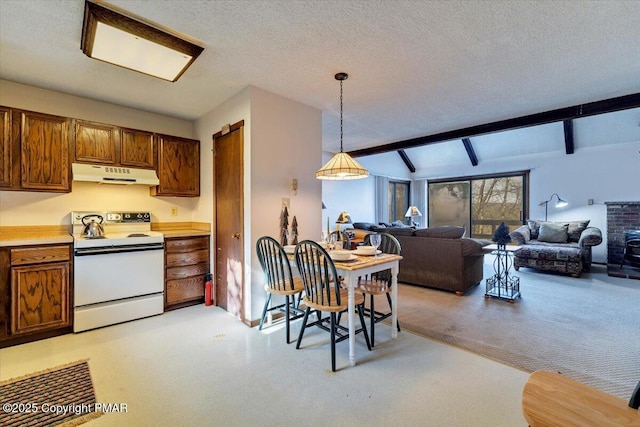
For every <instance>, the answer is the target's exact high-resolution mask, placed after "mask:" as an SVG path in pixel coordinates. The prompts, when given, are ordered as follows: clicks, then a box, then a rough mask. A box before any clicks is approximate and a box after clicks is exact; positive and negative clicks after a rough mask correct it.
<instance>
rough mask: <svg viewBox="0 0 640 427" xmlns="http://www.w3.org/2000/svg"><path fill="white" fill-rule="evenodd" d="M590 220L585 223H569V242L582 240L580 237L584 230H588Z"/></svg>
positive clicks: (584, 221)
mask: <svg viewBox="0 0 640 427" xmlns="http://www.w3.org/2000/svg"><path fill="white" fill-rule="evenodd" d="M589 222H590V220H588V219H586V220H583V221H569V230H568V233H569V239H568V241H569V242H577V241H579V240H580V235H581V234H582V232H583V231H584V230H586V229H587V226H588V225H589Z"/></svg>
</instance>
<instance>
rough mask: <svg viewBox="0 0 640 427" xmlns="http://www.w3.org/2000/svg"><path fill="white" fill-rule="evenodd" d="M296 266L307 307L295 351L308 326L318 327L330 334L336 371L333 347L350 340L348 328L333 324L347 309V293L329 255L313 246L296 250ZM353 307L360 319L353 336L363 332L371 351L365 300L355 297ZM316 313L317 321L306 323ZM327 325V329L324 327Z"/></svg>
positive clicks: (308, 243)
mask: <svg viewBox="0 0 640 427" xmlns="http://www.w3.org/2000/svg"><path fill="white" fill-rule="evenodd" d="M295 259H296V265H297V266H298V271H299V273H300V277H301V278H302V282H303V283H304V292H305V293H304V297H303V299H302V301H303V302H304V304H305V305H306V310H305V312H304V319H303V321H302V328H301V329H300V335H299V336H298V342H297V344H296V349H299V348H300V343H301V342H302V337H303V335H304V331H305V330H306V328H307V327H309V326H317V327H319V328H320V329H323V330H325V331H328V332H329V333H330V334H331V370H332V371H334V372H335V370H336V343H337V342H340V341H344V340H346V339H347V338H349V333H348V328H346V327H344V326H341V325H340V323H339V321H336V320H337V318H336V316H337V314H339V313H343V312H345V311H347V309H348V290H347V289H343V288H341V287H340V286H335V284H336V283H339V280H338V274H337V272H336V266H335V264H334V263H333V260H332V259H331V257H329V254H328V253H327V252H326V251H325V250H324V249H323V248H322V247H321V246H320V245H318V244H317V243H316V242H313V241H311V240H304V241H302V242H300V243H299V244H298V245H297V246H296V250H295ZM355 305H356V309H357V310H358V315H359V316H360V325H361V326H362V327H361V329H358V330H356V334H357V333H359V332H362V333H363V334H364V339H365V341H366V343H367V348H368V349H369V350H371V344H370V342H369V335H368V333H367V328H366V326H365V321H364V315H363V311H364V296H362V294H360V293H356V295H355ZM312 311H313V312H316V314H317V320H315V321H313V322H311V323H307V321H308V320H309V314H311V312H312ZM322 312H328V313H329V316H327V317H325V318H323V317H322ZM327 323H328V325H327Z"/></svg>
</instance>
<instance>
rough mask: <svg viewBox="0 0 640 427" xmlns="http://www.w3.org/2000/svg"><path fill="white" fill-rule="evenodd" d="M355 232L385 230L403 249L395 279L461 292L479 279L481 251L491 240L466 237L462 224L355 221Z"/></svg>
mask: <svg viewBox="0 0 640 427" xmlns="http://www.w3.org/2000/svg"><path fill="white" fill-rule="evenodd" d="M353 225H354V228H355V230H354V231H355V232H356V234H363V233H365V234H366V233H370V232H387V233H390V234H392V235H394V236H395V237H396V238H397V239H398V241H399V242H400V245H401V246H402V250H401V252H400V254H401V255H402V257H403V259H402V260H401V261H400V271H399V273H398V281H399V282H402V283H408V284H412V285H418V286H424V287H429V288H435V289H441V290H446V291H450V292H455V293H456V294H457V295H459V296H460V295H463V294H464V293H465V292H466V291H467V290H468V289H470V288H472V287H474V286H476V285H478V284H479V283H480V282H481V281H482V267H483V260H484V253H483V250H482V247H483V246H484V245H487V244H489V243H491V242H488V241H480V240H474V239H468V238H465V237H462V236H463V235H464V231H465V230H464V228H463V227H433V228H423V229H414V228H412V227H397V226H393V227H386V226H385V227H381V226H380V225H374V224H370V223H354V224H353Z"/></svg>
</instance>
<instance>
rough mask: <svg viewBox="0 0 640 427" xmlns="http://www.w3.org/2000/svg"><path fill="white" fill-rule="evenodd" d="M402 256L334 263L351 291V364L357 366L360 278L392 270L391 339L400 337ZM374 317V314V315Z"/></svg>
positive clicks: (360, 258) (381, 256)
mask: <svg viewBox="0 0 640 427" xmlns="http://www.w3.org/2000/svg"><path fill="white" fill-rule="evenodd" d="M401 259H402V256H400V255H395V254H384V253H383V254H378V255H377V256H363V255H358V259H356V260H354V261H335V260H334V261H333V263H334V264H335V266H336V270H337V272H338V274H339V275H340V276H342V277H343V278H344V283H345V284H346V285H347V289H348V290H349V294H348V295H349V301H348V312H347V313H348V317H349V364H350V365H351V366H355V365H356V353H355V346H356V326H355V324H356V314H355V313H356V308H355V290H356V288H357V287H358V277H360V276H365V275H367V274H369V275H370V274H371V273H377V272H379V271H384V270H388V269H390V270H391V308H392V314H391V338H397V337H398V327H397V325H398V269H399V265H400V260H401ZM372 315H373V314H372Z"/></svg>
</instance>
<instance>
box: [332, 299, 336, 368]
mask: <svg viewBox="0 0 640 427" xmlns="http://www.w3.org/2000/svg"><path fill="white" fill-rule="evenodd" d="M331 370H332V371H333V372H335V371H336V313H334V312H331Z"/></svg>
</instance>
